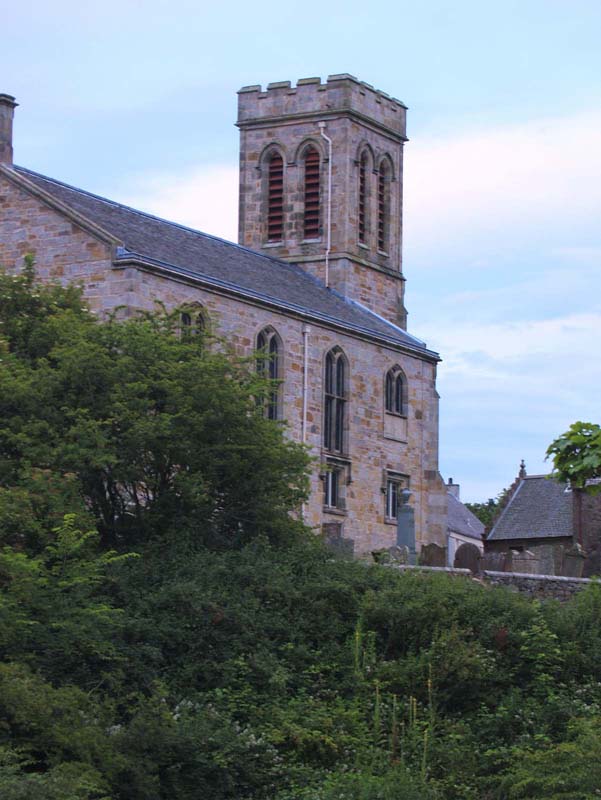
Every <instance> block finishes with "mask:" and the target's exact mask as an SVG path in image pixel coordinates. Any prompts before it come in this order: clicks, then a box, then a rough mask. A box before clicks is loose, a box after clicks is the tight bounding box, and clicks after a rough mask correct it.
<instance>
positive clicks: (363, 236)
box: [358, 150, 368, 244]
mask: <svg viewBox="0 0 601 800" xmlns="http://www.w3.org/2000/svg"><path fill="white" fill-rule="evenodd" d="M367 165H368V161H367V153H366V152H365V150H364V151H363V152H362V153H361V158H360V159H359V209H358V210H359V215H358V217H359V241H360V242H361V244H366V243H367Z"/></svg>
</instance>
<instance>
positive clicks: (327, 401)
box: [323, 347, 348, 453]
mask: <svg viewBox="0 0 601 800" xmlns="http://www.w3.org/2000/svg"><path fill="white" fill-rule="evenodd" d="M347 386H348V376H347V364H346V358H345V356H344V353H343V352H342V350H340V349H339V348H337V347H336V348H334V349H333V350H330V352H329V353H328V354H327V355H326V364H325V397H324V424H323V446H324V447H325V449H326V450H329V451H330V452H332V453H343V452H344V450H345V447H344V440H345V435H344V434H345V427H346V400H347Z"/></svg>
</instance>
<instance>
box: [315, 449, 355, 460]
mask: <svg viewBox="0 0 601 800" xmlns="http://www.w3.org/2000/svg"><path fill="white" fill-rule="evenodd" d="M321 454H322V456H323V457H324V459H327V460H328V461H333V462H339V463H340V464H350V463H351V457H350V456H348V455H347V454H346V453H339V452H338V451H336V450H326V448H325V447H322V448H321Z"/></svg>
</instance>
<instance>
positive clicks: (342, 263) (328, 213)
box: [236, 74, 407, 328]
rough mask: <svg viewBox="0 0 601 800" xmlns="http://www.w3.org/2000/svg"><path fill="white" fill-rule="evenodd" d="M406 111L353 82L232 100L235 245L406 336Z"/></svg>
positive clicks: (252, 93) (309, 83)
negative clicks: (300, 272) (236, 146)
mask: <svg viewBox="0 0 601 800" xmlns="http://www.w3.org/2000/svg"><path fill="white" fill-rule="evenodd" d="M406 110H407V109H406V106H404V105H403V103H401V102H400V101H399V100H395V99H394V98H392V97H389V96H388V95H387V94H384V93H383V92H380V91H377V90H376V89H374V88H373V86H370V85H369V84H367V83H363V82H361V81H358V80H357V79H356V78H354V77H353V76H352V75H347V74H342V75H330V76H329V77H328V79H327V81H326V82H325V83H322V82H321V79H320V78H303V79H301V80H299V81H298V83H297V84H296V86H292V85H291V83H290V81H281V82H279V83H270V84H269V85H268V86H267V89H266V90H265V91H263V90H262V88H261V87H260V86H245V87H243V88H242V89H240V91H239V92H238V121H237V123H236V124H237V125H238V127H239V129H240V216H239V219H240V222H239V226H240V227H239V242H240V244H242V245H244V246H245V247H249V248H252V249H253V250H258V251H259V252H262V253H264V254H266V255H272V256H274V257H276V258H281V259H284V260H286V261H290V262H293V263H295V264H298V265H299V266H300V267H302V268H303V269H305V270H306V271H307V272H310V273H311V274H312V275H314V276H316V277H317V278H319V279H320V280H321V281H323V282H324V283H325V284H326V285H327V286H328V287H330V288H331V289H333V290H336V291H337V292H339V293H340V294H342V295H344V296H345V297H348V298H349V299H351V300H355V301H356V302H358V303H361V304H362V305H364V306H366V307H367V308H369V309H370V310H372V311H374V312H375V313H377V314H380V315H381V316H383V317H385V318H386V319H388V320H389V321H390V322H393V323H394V324H396V325H399V326H400V327H403V328H405V327H406V311H405V306H404V283H405V279H404V277H403V272H402V255H401V244H402V231H403V226H402V212H403V144H404V143H405V141H407V139H406V135H405V130H406V128H405V125H406Z"/></svg>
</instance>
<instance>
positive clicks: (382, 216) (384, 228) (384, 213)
mask: <svg viewBox="0 0 601 800" xmlns="http://www.w3.org/2000/svg"><path fill="white" fill-rule="evenodd" d="M389 191H390V173H389V169H388V167H387V165H386V164H385V163H383V164H381V165H380V171H379V174H378V250H381V251H383V252H386V251H387V250H388V225H389V224H388V211H389V206H390V198H389Z"/></svg>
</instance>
